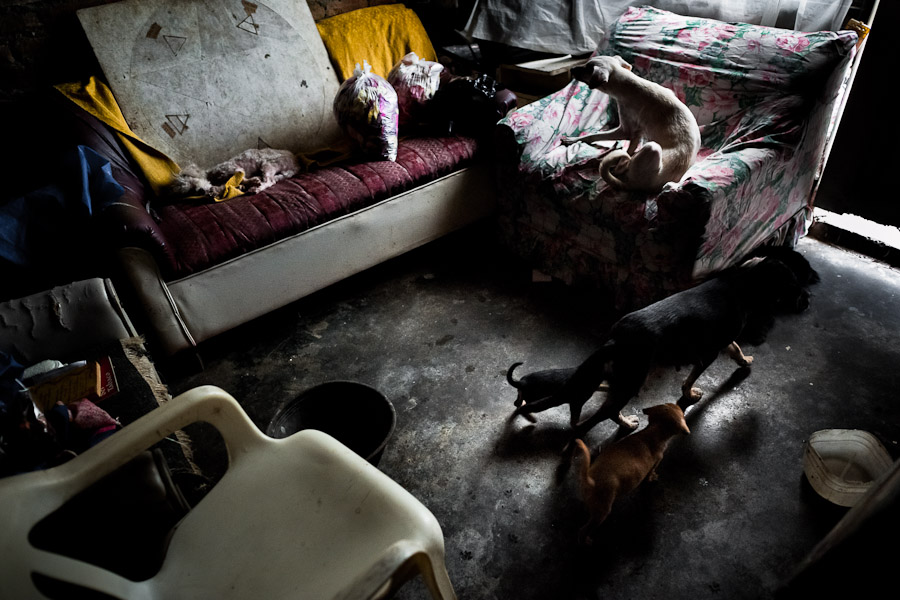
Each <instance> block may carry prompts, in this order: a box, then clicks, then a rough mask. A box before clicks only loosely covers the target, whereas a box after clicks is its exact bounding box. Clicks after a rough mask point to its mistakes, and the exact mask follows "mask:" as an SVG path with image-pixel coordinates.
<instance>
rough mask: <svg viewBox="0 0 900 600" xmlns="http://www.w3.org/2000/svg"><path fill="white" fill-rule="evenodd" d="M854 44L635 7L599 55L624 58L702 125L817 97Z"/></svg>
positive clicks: (838, 35) (834, 35)
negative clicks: (790, 99) (770, 101)
mask: <svg viewBox="0 0 900 600" xmlns="http://www.w3.org/2000/svg"><path fill="white" fill-rule="evenodd" d="M856 40H857V36H856V33H854V32H852V31H838V32H835V31H819V32H812V33H804V32H799V31H793V30H789V29H779V28H775V27H765V26H761V25H748V24H743V23H724V22H722V21H716V20H714V19H705V18H698V17H683V16H680V15H677V14H675V13H671V12H668V11H665V10H660V9H656V8H651V7H640V8H635V7H632V8H629V9H628V10H626V11H625V13H624V14H623V15H622V16H621V17H619V19H618V20H617V21H616V23H615V24H614V25H613V27H612V28H611V30H610V32H609V36H608V37H607V38H606V39H605V40H604V41H603V42H602V43H601V45H600V47H599V48H598V50H597V52H598V53H600V54H610V55H614V54H618V55H620V56H621V57H622V58H624V59H625V60H626V61H628V62H629V63H631V64H632V66H633V67H634V72H635V73H637V74H638V75H640V76H641V77H645V78H647V79H649V80H651V81H655V82H656V83H659V84H661V85H664V86H666V87H668V88H670V89H672V90H673V91H674V92H675V94H676V95H677V96H678V98H679V99H680V100H681V101H682V102H684V103H685V104H686V105H688V106H689V107H691V108H692V110H694V113H695V115H697V120H698V122H700V124H701V125H702V124H703V123H704V122H709V121H710V120H711V119H713V118H714V115H715V114H719V115H720V116H723V115H724V116H727V115H730V114H733V113H734V112H735V111H737V110H739V109H741V108H744V107H747V106H751V105H752V104H754V103H756V102H757V101H759V99H760V96H772V95H784V94H801V95H804V96H807V97H815V96H816V95H818V93H819V92H820V91H821V89H822V87H823V85H824V83H825V81H826V79H827V78H828V76H829V75H830V74H831V73H832V72H833V70H834V68H835V67H836V66H837V64H838V63H839V62H840V61H841V60H842V59H844V58H845V57H847V56H848V55H851V54H852V53H853V52H854V49H855V44H856ZM704 112H706V113H707V114H705V115H704V114H703V113H704ZM698 113H700V114H698Z"/></svg>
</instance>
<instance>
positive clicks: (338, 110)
mask: <svg viewBox="0 0 900 600" xmlns="http://www.w3.org/2000/svg"><path fill="white" fill-rule="evenodd" d="M371 70H372V67H371V66H369V63H367V62H366V61H363V66H362V68H360V66H359V63H357V64H356V68H355V69H354V70H353V76H351V77H348V78H347V79H346V80H345V81H344V83H342V84H341V87H340V88H339V89H338V93H337V95H336V96H335V98H334V105H333V110H334V116H335V118H336V119H337V122H338V125H340V127H341V129H342V130H343V131H344V133H346V134H347V136H349V137H350V138H351V139H353V140H354V141H355V142H356V143H357V144H359V146H360V148H362V150H363V152H364V153H366V154H367V155H369V156H372V157H378V158H382V159H385V160H397V131H398V127H399V124H398V117H399V108H398V104H397V92H395V91H394V88H393V87H391V84H389V83H388V82H387V80H385V79H384V77H381V76H379V75H377V74H375V73H372V72H371Z"/></svg>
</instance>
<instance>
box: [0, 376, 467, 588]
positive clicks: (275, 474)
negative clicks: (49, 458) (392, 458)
mask: <svg viewBox="0 0 900 600" xmlns="http://www.w3.org/2000/svg"><path fill="white" fill-rule="evenodd" d="M196 421H205V422H208V423H210V424H211V425H213V426H214V427H215V428H216V429H217V430H218V431H219V432H220V433H221V435H222V438H223V439H224V441H225V446H226V448H227V451H228V456H229V468H228V471H227V472H226V473H225V475H224V476H223V477H222V478H221V480H220V481H219V482H218V483H217V484H216V486H214V487H213V489H212V490H211V491H210V492H209V493H208V494H207V495H206V496H205V497H204V498H203V499H202V500H201V501H200V502H199V503H198V504H197V506H196V507H194V509H193V510H192V511H191V512H189V513H188V514H187V515H186V516H185V517H184V519H182V521H181V522H180V523H179V525H178V526H177V527H176V529H175V532H174V534H173V535H172V538H171V541H170V544H169V548H168V551H167V555H166V558H165V560H164V562H163V564H162V567H161V568H160V570H159V572H158V573H157V574H156V575H154V576H153V577H151V578H149V579H147V580H145V581H137V582H136V581H131V580H129V579H127V578H125V577H122V576H120V575H118V574H115V573H112V572H110V571H107V570H105V569H102V568H100V567H97V566H94V565H91V564H88V563H86V562H83V561H80V560H76V559H74V558H70V557H67V556H61V555H59V554H55V553H53V552H48V551H44V550H41V549H38V548H36V547H35V546H34V545H32V543H31V541H30V540H29V533H30V531H31V529H32V528H33V526H34V525H35V524H36V523H38V522H39V521H40V520H41V519H43V518H44V517H45V516H46V515H48V514H50V513H52V512H53V511H55V510H56V509H57V508H59V507H60V506H62V505H63V504H64V503H65V502H66V501H67V500H69V499H70V498H72V497H73V496H74V495H75V494H77V493H79V492H80V491H82V490H84V489H86V488H87V487H88V486H90V485H92V484H93V483H95V482H97V481H99V480H100V479H101V478H102V477H104V476H106V475H108V474H109V473H112V472H113V471H114V470H116V469H117V468H118V467H120V466H122V465H124V464H125V463H127V462H128V461H130V460H131V459H132V458H134V456H136V455H137V454H138V453H140V452H142V451H143V450H144V449H146V448H148V447H150V446H152V445H154V444H155V443H157V442H158V441H159V440H161V439H162V438H164V437H167V436H168V435H170V434H171V433H172V432H174V431H176V430H178V429H181V428H183V427H184V426H186V425H188V424H190V423H193V422H196ZM0 507H2V511H0V528H2V530H3V535H2V536H0V598H4V599H6V598H10V599H12V598H15V599H16V600H28V599H31V598H35V599H36V598H45V597H46V596H45V595H44V594H43V593H42V592H41V588H40V582H41V580H42V579H43V580H45V581H46V580H50V581H52V582H54V583H56V584H58V583H59V582H62V583H63V584H65V585H76V586H82V587H85V588H88V589H92V590H97V591H100V592H102V593H104V594H107V595H109V596H111V597H113V598H122V599H127V600H144V599H150V598H161V599H167V598H175V597H190V598H215V599H216V600H221V599H225V598H249V597H260V598H275V597H278V598H281V597H287V595H288V593H296V594H297V597H309V598H322V599H328V598H347V599H350V598H368V597H370V596H371V595H372V594H373V593H374V592H375V590H378V589H384V588H385V587H386V586H387V589H394V588H395V587H396V586H398V585H399V584H400V583H402V580H403V576H404V574H405V573H408V571H409V569H410V566H411V565H412V566H413V567H418V568H419V569H420V570H421V571H422V573H423V575H424V576H425V579H426V584H428V586H429V588H430V589H432V592H433V593H434V595H435V597H439V598H448V599H451V598H453V597H454V595H453V591H452V586H451V585H450V582H449V577H448V576H447V573H446V568H445V567H444V564H443V560H444V542H443V534H442V532H441V529H440V526H439V525H438V523H437V520H436V519H435V517H434V515H432V514H431V512H430V511H428V509H427V508H426V507H425V506H424V505H422V504H421V503H420V502H418V501H417V500H416V499H415V498H414V497H413V496H412V495H411V494H410V493H409V492H407V491H406V490H405V489H403V488H402V487H401V486H400V485H399V484H397V483H396V482H394V481H393V480H391V479H390V478H389V477H388V476H387V475H385V474H384V473H382V472H381V471H379V470H378V469H376V468H375V467H374V466H372V465H371V464H369V463H368V462H367V461H366V460H365V459H363V458H362V457H360V456H358V455H357V454H355V453H354V452H353V451H352V450H350V449H349V448H347V447H346V446H344V445H343V444H341V443H340V442H338V441H337V440H335V439H334V438H332V437H331V436H329V435H327V434H325V433H322V432H320V431H315V430H304V431H301V432H299V433H296V434H294V435H292V436H290V437H288V438H285V439H278V440H276V439H272V438H270V437H268V436H266V435H264V434H263V433H262V432H260V431H259V429H257V427H256V426H255V425H254V424H253V422H252V421H250V419H249V418H248V417H247V415H246V413H244V411H243V410H242V409H241V407H240V406H239V405H238V404H237V402H236V401H235V400H234V399H233V398H231V396H229V395H228V394H226V393H225V392H223V391H222V390H220V389H218V388H215V387H212V386H204V387H201V388H195V389H194V390H190V391H189V392H186V393H185V394H182V395H181V396H178V397H176V398H174V399H172V400H171V401H169V402H168V403H167V404H166V405H164V406H163V407H161V408H159V409H156V410H154V411H152V412H151V413H149V414H148V415H145V416H144V417H142V418H141V419H139V420H137V421H135V422H134V423H132V424H130V425H129V426H127V427H125V428H123V429H122V430H121V431H119V432H117V433H116V434H115V435H113V436H111V437H109V438H107V439H106V440H104V441H103V442H101V443H99V444H97V445H96V446H94V447H92V448H90V449H88V450H87V451H85V452H84V453H83V454H81V455H79V456H77V457H75V458H73V459H72V460H70V461H69V462H67V463H65V464H63V465H60V466H58V467H55V468H52V469H48V470H45V471H37V472H33V473H27V474H23V475H16V476H12V477H8V478H5V479H0ZM138 518H139V515H138Z"/></svg>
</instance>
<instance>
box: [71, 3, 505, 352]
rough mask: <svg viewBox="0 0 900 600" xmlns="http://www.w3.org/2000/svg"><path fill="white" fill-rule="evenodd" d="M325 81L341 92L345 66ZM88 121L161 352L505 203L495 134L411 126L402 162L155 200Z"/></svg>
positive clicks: (142, 322)
mask: <svg viewBox="0 0 900 600" xmlns="http://www.w3.org/2000/svg"><path fill="white" fill-rule="evenodd" d="M310 18H311V17H310ZM313 30H315V28H313ZM309 47H310V49H311V51H315V52H321V53H322V54H323V55H324V61H323V60H321V59H322V58H323V57H321V56H320V57H317V59H316V60H311V61H310V62H311V64H318V63H323V64H329V62H328V55H327V52H326V48H325V46H324V45H323V44H321V43H318V44H309ZM401 56H402V53H401V54H400V55H398V56H396V57H395V59H396V60H399V58H400V57H401ZM315 76H316V77H320V78H322V79H328V78H330V79H332V80H335V81H334V84H335V85H334V87H335V89H336V87H337V84H339V81H337V75H336V74H335V69H334V68H327V69H323V70H322V72H320V73H316V74H315ZM309 85H310V86H313V85H316V82H313V81H312V80H310V81H309ZM496 100H497V103H498V104H497V105H498V110H499V111H500V113H499V114H498V117H497V118H499V116H502V114H503V113H505V112H506V110H508V109H509V108H511V107H513V106H514V105H515V97H514V95H512V94H511V93H510V94H506V95H500V96H498V97H497V98H496ZM322 102H323V103H326V104H327V106H322V107H312V108H310V109H309V110H308V113H309V114H312V115H317V114H318V115H321V114H327V115H331V98H322ZM76 112H77V111H76ZM78 118H79V119H80V120H82V121H83V122H84V123H85V124H86V129H88V130H90V134H91V136H92V139H91V140H90V141H89V142H87V145H89V146H91V147H93V148H94V149H96V150H97V151H98V152H99V153H100V154H103V155H104V156H107V157H109V158H110V161H111V163H112V164H113V170H114V174H115V175H116V176H117V177H118V178H120V179H121V181H124V182H125V183H124V184H123V187H125V190H126V192H125V194H124V196H123V197H122V198H121V199H119V200H118V201H117V202H115V203H114V204H113V205H112V206H110V207H108V208H107V209H106V210H104V211H103V214H102V215H99V217H98V219H99V220H101V221H102V223H103V230H104V232H105V233H104V235H105V237H106V239H107V241H108V242H109V243H110V244H112V245H113V246H114V247H115V248H116V250H115V252H116V254H117V256H118V263H119V266H120V269H119V274H118V277H117V278H116V279H117V287H118V288H119V289H120V290H121V294H122V297H123V300H124V301H125V303H126V306H127V308H128V311H129V314H131V315H132V316H133V318H134V320H135V322H136V324H137V325H138V327H140V328H141V329H142V330H143V331H144V333H145V334H146V336H147V337H148V341H149V342H150V343H151V344H152V347H153V350H154V352H155V353H157V354H158V355H159V356H171V355H174V354H176V353H178V352H180V351H184V350H187V349H190V348H193V347H195V346H197V345H198V344H200V343H201V342H203V341H205V340H208V339H210V338H212V337H214V336H216V335H218V334H221V333H223V332H225V331H227V330H229V329H231V328H233V327H235V326H237V325H240V324H242V323H246V322H248V321H250V320H252V319H254V318H256V317H259V316H261V315H264V314H266V313H268V312H270V311H272V310H275V309H277V308H279V307H282V306H284V305H286V304H288V303H290V302H292V301H295V300H297V299H299V298H302V297H304V296H306V295H308V294H310V293H312V292H315V291H317V290H319V289H321V288H323V287H326V286H328V285H330V284H332V283H335V282H337V281H339V280H341V279H343V278H346V277H348V276H350V275H352V274H354V273H357V272H359V271H361V270H364V269H366V268H369V267H371V266H374V265H376V264H378V263H380V262H382V261H384V260H386V259H389V258H391V257H395V256H397V255H399V254H401V253H403V252H406V251H408V250H410V249H412V248H415V247H417V246H419V245H421V244H423V243H426V242H428V241H430V240H433V239H436V238H438V237H440V236H442V235H444V234H446V233H449V232H451V231H453V230H455V229H458V228H460V227H463V226H465V225H467V224H469V223H472V222H474V221H476V220H478V219H481V218H484V217H486V216H488V215H490V214H492V212H493V209H494V186H493V182H492V177H493V173H492V168H491V167H490V165H489V164H488V161H487V158H488V157H487V156H486V155H487V153H486V152H484V151H483V149H482V147H483V146H484V145H485V144H487V143H489V142H490V139H489V138H486V139H478V138H476V137H472V136H468V135H455V134H454V135H439V134H435V133H434V132H433V130H431V133H422V134H420V135H404V132H403V131H401V132H400V133H401V139H400V142H399V148H398V155H397V159H396V161H384V160H377V161H373V160H371V159H366V158H364V157H361V156H359V155H358V154H357V155H353V156H350V157H345V158H342V159H341V160H338V161H334V160H333V159H328V160H323V159H322V157H323V156H325V157H326V158H327V157H328V156H329V155H328V154H327V153H324V154H323V153H319V154H317V155H316V156H315V160H316V161H318V164H317V165H316V166H312V167H310V168H309V169H307V170H305V171H304V172H302V173H299V174H297V175H295V176H294V177H291V178H289V179H285V180H283V181H280V182H279V183H277V184H276V185H274V186H272V187H270V188H267V189H265V190H263V191H262V192H259V193H257V194H252V195H242V196H239V197H236V198H232V199H229V200H226V201H223V202H205V203H197V202H187V201H185V202H167V201H163V200H161V199H160V198H156V197H155V196H154V195H153V194H152V192H151V191H150V189H149V188H148V187H147V185H146V182H145V181H142V179H141V176H140V172H139V170H138V169H136V168H135V165H134V164H133V162H132V161H131V160H130V158H129V156H128V155H127V153H125V152H124V151H123V148H122V146H121V144H120V143H119V140H117V139H116V138H115V136H113V135H112V133H111V132H110V131H109V130H108V128H104V127H103V125H102V124H98V122H97V121H96V119H94V118H93V117H92V116H91V115H88V114H86V113H81V114H79V115H78ZM329 118H333V117H329ZM333 127H334V125H333V124H332V125H331V126H330V127H329V128H333ZM426 131H427V130H426Z"/></svg>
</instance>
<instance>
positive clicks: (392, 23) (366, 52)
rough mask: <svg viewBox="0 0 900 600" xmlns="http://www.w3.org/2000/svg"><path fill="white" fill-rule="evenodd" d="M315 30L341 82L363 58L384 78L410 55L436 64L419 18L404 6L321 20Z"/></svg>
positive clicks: (363, 11)
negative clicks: (320, 37)
mask: <svg viewBox="0 0 900 600" xmlns="http://www.w3.org/2000/svg"><path fill="white" fill-rule="evenodd" d="M316 27H318V29H319V35H321V36H322V41H323V42H324V43H325V49H326V50H328V55H329V56H330V57H331V62H332V64H333V65H334V68H335V70H336V71H337V75H338V79H339V80H340V81H344V80H345V79H347V77H349V76H350V75H352V74H353V69H354V66H355V65H356V64H357V63H358V62H359V61H360V60H362V59H363V58H365V59H366V60H367V61H368V62H369V64H370V65H372V73H374V74H376V75H380V76H381V77H387V75H388V73H389V72H390V70H391V68H393V66H394V65H395V64H396V63H397V61H398V60H400V59H401V58H402V57H403V56H405V55H407V54H409V53H410V52H415V53H416V54H417V55H418V56H419V57H420V58H422V59H423V60H432V61H436V60H437V54H436V53H435V51H434V46H432V45H431V40H430V39H429V38H428V34H427V33H426V32H425V27H423V26H422V22H421V21H420V20H419V17H418V16H417V15H416V13H415V12H413V11H412V10H411V9H408V8H406V7H405V6H404V5H402V4H388V5H384V6H370V7H369V8H360V9H358V10H353V11H350V12H346V13H344V14H341V15H337V16H335V17H329V18H327V19H322V20H321V21H319V22H318V23H316Z"/></svg>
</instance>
